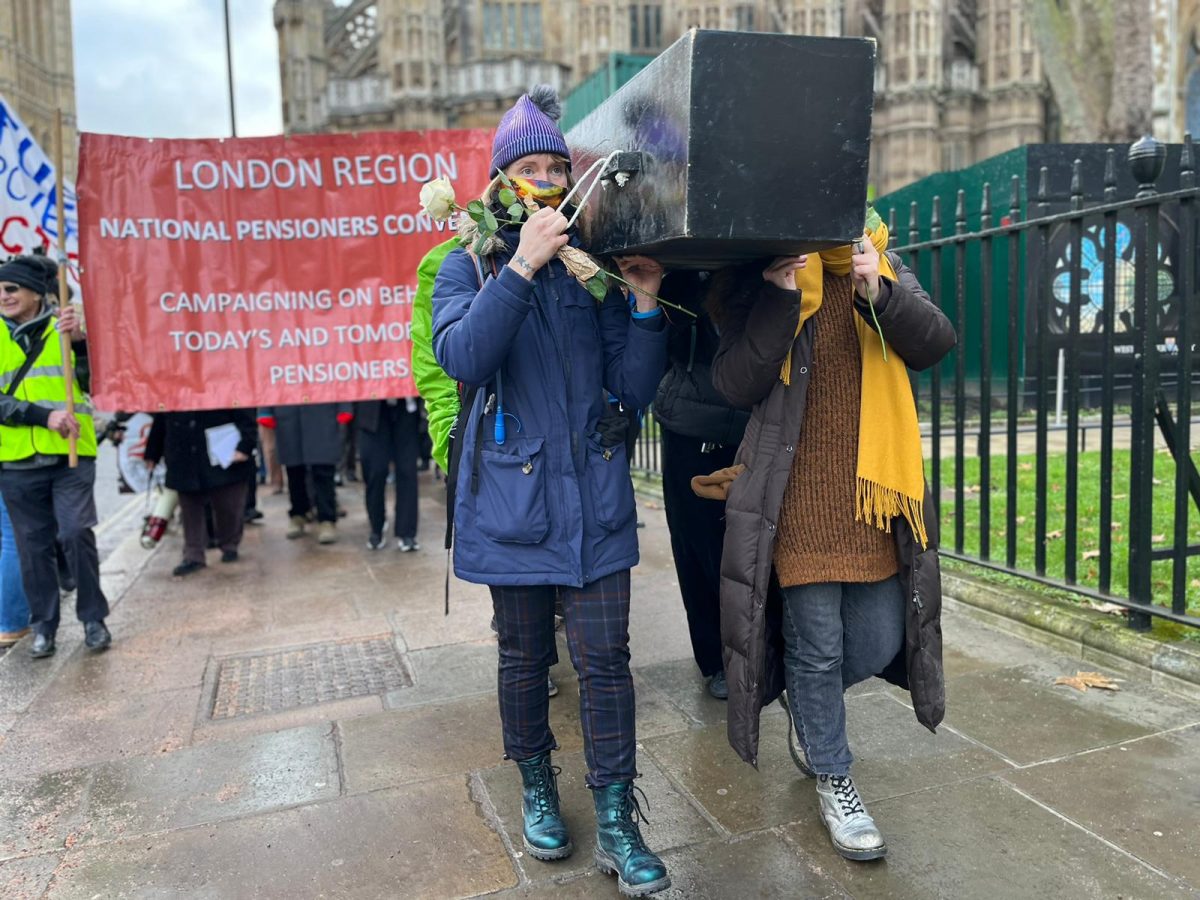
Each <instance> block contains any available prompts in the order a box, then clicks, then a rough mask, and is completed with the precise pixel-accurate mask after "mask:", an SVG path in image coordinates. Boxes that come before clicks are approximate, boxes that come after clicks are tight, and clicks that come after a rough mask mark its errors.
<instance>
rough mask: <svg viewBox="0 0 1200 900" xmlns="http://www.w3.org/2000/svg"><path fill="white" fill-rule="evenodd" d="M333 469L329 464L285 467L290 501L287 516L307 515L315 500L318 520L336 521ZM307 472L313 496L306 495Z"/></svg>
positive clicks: (335, 489)
mask: <svg viewBox="0 0 1200 900" xmlns="http://www.w3.org/2000/svg"><path fill="white" fill-rule="evenodd" d="M333 469H334V467H333V466H331V465H324V466H288V467H287V482H288V499H289V500H291V502H292V508H291V509H290V510H289V511H288V515H289V516H306V515H308V511H309V510H310V509H312V507H313V502H314V501H315V502H316V506H317V521H318V522H336V521H337V488H336V487H334V484H333ZM309 473H311V474H312V480H313V493H314V494H315V495H316V496H315V497H309V495H308V475H309Z"/></svg>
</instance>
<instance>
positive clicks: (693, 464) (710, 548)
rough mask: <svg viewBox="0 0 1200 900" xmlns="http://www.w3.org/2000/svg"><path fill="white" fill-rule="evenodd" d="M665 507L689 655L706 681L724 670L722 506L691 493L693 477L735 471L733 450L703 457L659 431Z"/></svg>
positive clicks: (685, 440)
mask: <svg viewBox="0 0 1200 900" xmlns="http://www.w3.org/2000/svg"><path fill="white" fill-rule="evenodd" d="M660 433H661V434H662V469H663V479H662V485H663V502H664V505H665V506H666V512H667V529H668V530H669V531H670V532H671V551H672V553H673V554H674V555H675V574H676V575H677V576H678V578H679V592H680V594H682V595H683V608H684V610H686V612H687V620H688V632H689V634H690V635H691V638H692V655H693V656H695V657H696V665H698V666H699V667H700V673H701V674H702V675H704V677H706V678H707V677H708V676H710V675H715V674H716V673H717V672H720V671H721V670H722V669H723V668H725V664H724V662H723V661H722V659H721V547H722V544H723V543H724V542H725V504H724V503H721V502H719V501H717V500H705V499H702V498H700V497H697V496H696V495H695V494H694V493H693V492H692V484H691V482H692V477H693V476H695V475H708V474H709V473H710V472H714V471H716V470H717V469H724V468H726V467H727V466H732V465H733V457H734V454H736V453H737V447H736V446H729V447H719V448H717V449H715V450H712V451H711V452H709V453H701V452H700V448H701V446H702V442H701V441H700V440H698V439H696V438H689V437H684V436H683V435H681V434H678V433H676V432H673V431H668V430H667V429H665V428H662V427H661V426H660Z"/></svg>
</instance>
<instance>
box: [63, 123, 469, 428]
mask: <svg viewBox="0 0 1200 900" xmlns="http://www.w3.org/2000/svg"><path fill="white" fill-rule="evenodd" d="M490 150H491V134H490V133H489V132H487V131H482V130H474V131H429V132H399V133H382V132H380V133H372V134H330V135H308V136H302V137H274V138H247V139H239V140H153V141H149V140H145V139H141V138H126V137H115V136H111V135H99V134H84V135H83V137H82V142H81V149H80V177H79V184H78V194H79V208H80V255H81V257H82V259H83V261H84V270H83V279H82V284H83V296H84V305H85V311H86V313H87V323H88V344H89V351H90V356H91V366H92V388H93V391H92V396H93V400H94V403H95V405H96V406H97V407H98V408H100V409H109V410H118V409H122V410H130V411H133V410H146V411H151V412H153V411H158V410H185V409H212V408H220V407H228V406H268V405H276V404H288V403H309V402H311V403H318V402H327V401H334V400H339V401H350V400H365V399H372V398H381V397H406V396H415V394H416V390H415V389H414V387H413V382H412V368H411V349H412V346H411V343H410V341H409V324H410V321H411V316H412V306H411V302H412V295H413V294H414V293H415V291H416V280H417V265H418V263H419V262H420V260H421V257H422V256H424V254H425V253H426V252H427V251H428V250H429V249H430V248H431V247H433V246H434V245H436V244H438V243H440V242H442V241H444V240H446V239H447V238H448V237H451V236H452V235H453V228H452V226H451V225H448V224H446V223H438V222H433V221H431V220H430V218H429V217H428V216H427V215H425V214H424V213H423V212H421V211H420V204H419V201H418V194H419V192H420V189H421V185H422V184H423V183H424V182H426V181H428V180H429V179H431V178H437V177H440V176H445V177H447V178H449V179H450V180H451V181H453V182H454V183H455V185H456V187H457V188H458V194H459V197H461V198H469V197H473V196H478V195H479V193H480V192H481V191H482V189H483V187H484V185H485V183H486V181H487V170H488V162H489V156H490ZM463 202H465V200H464V201H463Z"/></svg>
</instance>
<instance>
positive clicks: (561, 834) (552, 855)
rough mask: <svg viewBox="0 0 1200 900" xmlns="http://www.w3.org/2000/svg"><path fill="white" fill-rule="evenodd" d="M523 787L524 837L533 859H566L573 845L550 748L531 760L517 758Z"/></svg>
mask: <svg viewBox="0 0 1200 900" xmlns="http://www.w3.org/2000/svg"><path fill="white" fill-rule="evenodd" d="M517 768H519V769H520V770H521V781H522V782H523V783H524V786H525V787H524V790H523V791H522V794H521V800H522V802H521V811H522V814H523V817H524V828H523V829H522V835H521V836H522V839H523V841H524V843H525V849H526V851H528V853H529V855H530V856H532V857H533V858H534V859H563V858H565V857H567V856H570V855H571V851H572V850H573V849H574V847H573V846H572V845H571V836H570V835H569V834H567V823H566V822H564V821H563V819H562V813H561V812H560V811H559V808H558V769H556V768H554V766H552V765H550V751H548V750H547V751H546V752H545V753H542V754H540V755H538V756H534V757H532V758H531V759H525V760H517Z"/></svg>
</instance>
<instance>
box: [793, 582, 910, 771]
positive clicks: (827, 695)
mask: <svg viewBox="0 0 1200 900" xmlns="http://www.w3.org/2000/svg"><path fill="white" fill-rule="evenodd" d="M783 641H784V654H783V659H784V680H785V681H786V683H787V691H788V704H789V706H790V707H791V712H792V721H793V722H794V723H795V726H796V735H797V736H798V737H799V739H800V746H801V747H803V748H804V752H805V754H807V756H808V763H809V765H810V766H811V767H812V769H813V771H814V772H816V773H817V774H818V775H847V774H849V772H850V764H851V763H852V762H853V761H854V757H853V755H852V754H851V753H850V744H849V742H848V741H847V739H846V703H845V701H844V699H843V698H842V694H843V693H844V692H845V690H846V689H847V688H848V687H850V686H851V685H854V684H858V683H859V682H860V681H866V680H867V679H868V678H870V677H871V676H873V675H878V674H879V673H880V672H882V671H883V670H884V669H885V668H886V667H887V665H888V663H890V662H891V661H892V660H893V659H895V657H896V654H897V653H899V652H900V650H901V648H902V647H903V646H904V589H903V588H902V587H901V585H900V579H899V578H898V577H897V576H892V577H891V578H888V579H886V580H884V581H878V582H874V583H867V584H850V583H843V582H826V583H823V584H805V585H799V586H797V587H789V588H784V589H783Z"/></svg>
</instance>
